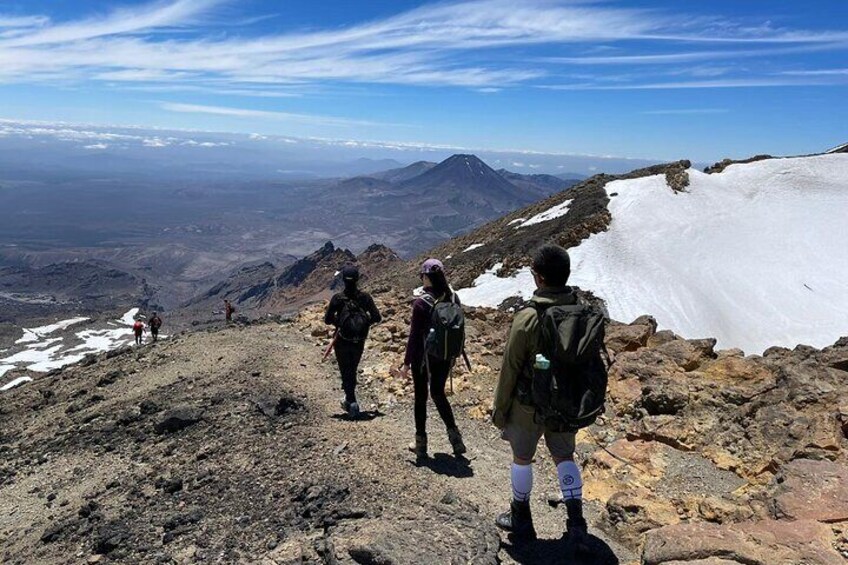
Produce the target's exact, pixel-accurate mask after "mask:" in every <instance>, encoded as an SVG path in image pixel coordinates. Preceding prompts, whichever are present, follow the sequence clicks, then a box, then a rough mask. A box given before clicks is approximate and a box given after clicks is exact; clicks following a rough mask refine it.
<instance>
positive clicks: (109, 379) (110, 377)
mask: <svg viewBox="0 0 848 565" xmlns="http://www.w3.org/2000/svg"><path fill="white" fill-rule="evenodd" d="M120 376H121V372H120V371H109V372H108V373H106V374H105V375H103V376H102V377H101V378H100V380H99V381H97V386H99V387H104V386H109V385H110V384H112V383H114V382H115V381H117V380H118V377H120Z"/></svg>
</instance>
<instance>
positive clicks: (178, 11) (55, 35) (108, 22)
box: [3, 0, 223, 47]
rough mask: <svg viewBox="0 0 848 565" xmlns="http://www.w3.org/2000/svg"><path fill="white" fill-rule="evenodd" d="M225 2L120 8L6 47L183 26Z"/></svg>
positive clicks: (183, 0)
mask: <svg viewBox="0 0 848 565" xmlns="http://www.w3.org/2000/svg"><path fill="white" fill-rule="evenodd" d="M222 3H223V0H172V1H170V2H168V1H163V0H160V1H158V2H152V3H148V4H144V5H141V6H136V7H132V8H119V9H116V10H114V11H112V12H111V13H109V14H107V15H105V16H100V17H93V18H87V19H83V20H79V21H72V22H68V23H61V24H55V25H47V26H44V28H43V29H40V30H38V31H36V32H34V33H31V34H27V35H24V36H21V37H17V38H14V39H10V40H8V41H4V42H3V44H4V46H6V47H23V46H33V45H50V44H59V43H67V42H70V41H83V40H86V39H93V38H96V37H104V36H111V35H121V34H131V33H138V32H141V31H147V30H153V29H157V28H166V27H171V26H182V25H187V24H189V23H191V22H192V21H195V18H197V17H198V16H200V15H201V14H203V13H205V12H207V11H208V10H209V9H210V8H212V7H214V6H216V5H219V4H222Z"/></svg>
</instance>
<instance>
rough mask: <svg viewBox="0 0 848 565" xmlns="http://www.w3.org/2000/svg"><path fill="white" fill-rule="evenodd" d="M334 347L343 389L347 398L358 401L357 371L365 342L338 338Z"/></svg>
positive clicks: (347, 399)
mask: <svg viewBox="0 0 848 565" xmlns="http://www.w3.org/2000/svg"><path fill="white" fill-rule="evenodd" d="M334 349H335V351H336V361H338V363H339V372H340V373H341V374H342V390H344V393H345V400H346V401H348V402H356V371H357V369H358V368H359V361H360V360H361V359H362V352H363V351H364V350H365V342H364V341H359V342H354V341H347V340H346V339H341V338H339V339H337V340H336V345H335V346H334Z"/></svg>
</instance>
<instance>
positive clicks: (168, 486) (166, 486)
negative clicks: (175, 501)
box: [156, 478, 183, 494]
mask: <svg viewBox="0 0 848 565" xmlns="http://www.w3.org/2000/svg"><path fill="white" fill-rule="evenodd" d="M156 486H157V488H161V489H162V490H163V491H165V492H166V493H168V494H174V493H175V492H179V491H181V490H183V480H182V479H180V478H176V479H159V480H158V481H156Z"/></svg>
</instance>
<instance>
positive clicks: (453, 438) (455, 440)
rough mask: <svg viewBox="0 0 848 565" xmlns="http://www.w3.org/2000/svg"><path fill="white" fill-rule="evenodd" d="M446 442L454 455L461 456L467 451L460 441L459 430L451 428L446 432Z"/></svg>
mask: <svg viewBox="0 0 848 565" xmlns="http://www.w3.org/2000/svg"><path fill="white" fill-rule="evenodd" d="M448 441H449V442H450V444H451V447H452V448H453V454H454V455H457V456H459V455H462V454H464V453H465V452H467V451H468V449H467V448H466V447H465V443H464V442H463V441H462V434H461V433H460V432H459V428H451V429H449V430H448Z"/></svg>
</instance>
